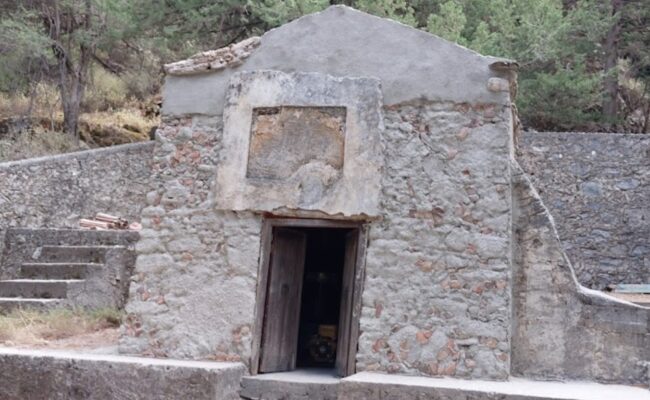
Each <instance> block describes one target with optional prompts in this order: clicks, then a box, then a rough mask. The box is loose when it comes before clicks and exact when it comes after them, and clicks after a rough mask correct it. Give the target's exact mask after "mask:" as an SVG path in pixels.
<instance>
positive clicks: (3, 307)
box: [0, 297, 64, 313]
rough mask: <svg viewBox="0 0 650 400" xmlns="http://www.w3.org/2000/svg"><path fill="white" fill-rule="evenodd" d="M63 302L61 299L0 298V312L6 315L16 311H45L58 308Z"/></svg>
mask: <svg viewBox="0 0 650 400" xmlns="http://www.w3.org/2000/svg"><path fill="white" fill-rule="evenodd" d="M63 303H64V301H63V300H61V299H30V298H20V297H0V312H3V313H7V312H10V311H13V310H16V309H21V308H22V309H30V310H36V311H46V310H51V309H53V308H59V307H61V306H62V305H63Z"/></svg>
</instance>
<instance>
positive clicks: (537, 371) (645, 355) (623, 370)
mask: <svg viewBox="0 0 650 400" xmlns="http://www.w3.org/2000/svg"><path fill="white" fill-rule="evenodd" d="M513 169H514V170H515V171H516V173H515V174H514V175H515V176H514V186H513V206H514V214H513V218H514V226H515V236H514V243H516V247H515V248H514V257H513V261H514V262H513V285H512V288H513V312H514V315H513V327H514V329H513V334H512V335H513V336H512V374H513V375H516V376H524V377H527V378H532V379H541V380H565V379H571V380H589V381H593V380H595V381H601V382H614V383H627V384H640V385H647V383H648V377H647V372H646V368H647V367H648V365H649V363H648V362H649V361H650V308H647V307H641V306H637V305H634V304H632V303H627V302H623V301H620V300H617V299H615V298H613V297H610V296H607V295H605V294H603V293H601V292H598V291H594V290H591V289H587V288H584V287H582V286H580V285H579V284H578V282H577V281H576V278H575V275H574V273H573V268H572V265H571V262H570V261H569V259H568V258H567V256H566V255H565V254H564V252H563V251H562V247H561V244H560V241H559V239H558V236H557V231H556V230H555V226H554V223H553V217H551V215H550V214H549V211H548V209H547V208H546V207H545V206H544V204H543V203H542V201H541V199H540V197H539V195H538V194H537V192H536V191H535V189H534V188H533V186H532V185H531V183H530V180H529V179H528V178H527V177H526V176H525V175H524V174H523V172H522V171H521V169H520V168H518V167H517V166H515V167H514V168H513Z"/></svg>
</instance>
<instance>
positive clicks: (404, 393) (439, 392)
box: [338, 372, 650, 400]
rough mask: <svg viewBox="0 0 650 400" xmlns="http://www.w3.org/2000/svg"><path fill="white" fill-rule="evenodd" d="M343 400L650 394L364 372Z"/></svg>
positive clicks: (342, 392)
mask: <svg viewBox="0 0 650 400" xmlns="http://www.w3.org/2000/svg"><path fill="white" fill-rule="evenodd" d="M338 399H339V400H356V399H395V400H403V399H404V400H405V399H413V400H416V399H417V400H419V399H436V400H497V399H498V400H614V399H621V400H623V399H625V400H650V391H648V390H647V389H643V388H637V387H632V386H621V385H603V384H599V383H586V382H566V383H563V382H539V381H529V380H525V379H516V378H513V379H511V380H510V381H506V382H491V381H478V380H473V381H467V380H461V379H451V378H442V379H435V378H424V377H414V376H399V375H385V374H378V373H370V372H362V373H359V374H356V375H352V376H350V377H348V378H345V379H343V380H341V386H340V388H339V397H338Z"/></svg>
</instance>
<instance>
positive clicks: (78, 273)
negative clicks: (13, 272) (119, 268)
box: [20, 263, 103, 279]
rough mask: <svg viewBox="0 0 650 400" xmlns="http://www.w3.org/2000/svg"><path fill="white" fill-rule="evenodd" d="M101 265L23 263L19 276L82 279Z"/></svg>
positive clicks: (27, 277)
mask: <svg viewBox="0 0 650 400" xmlns="http://www.w3.org/2000/svg"><path fill="white" fill-rule="evenodd" d="M102 266H103V264H97V263H23V265H22V266H21V267H20V276H21V278H26V279H84V278H85V277H86V276H87V275H88V273H89V272H90V271H91V270H93V269H98V268H101V267H102Z"/></svg>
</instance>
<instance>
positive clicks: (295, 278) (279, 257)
mask: <svg viewBox="0 0 650 400" xmlns="http://www.w3.org/2000/svg"><path fill="white" fill-rule="evenodd" d="M306 248H307V235H306V234H305V233H303V232H300V231H297V230H293V229H287V228H276V229H274V230H273V242H272V244H271V261H270V269H269V276H268V289H267V297H266V307H265V312H264V322H263V332H262V343H261V357H260V367H259V371H260V372H279V371H290V370H292V369H295V367H296V352H297V347H298V329H299V321H300V300H301V294H302V278H303V274H304V266H305V252H306Z"/></svg>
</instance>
